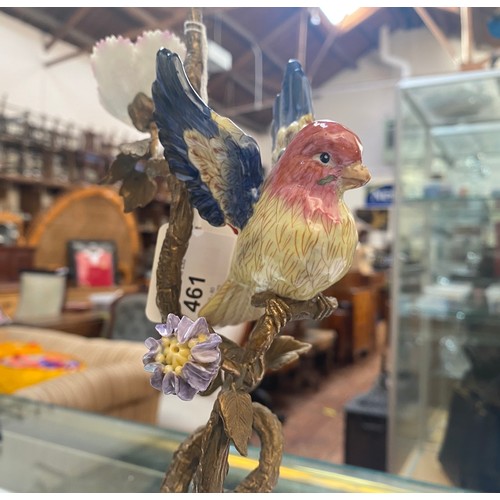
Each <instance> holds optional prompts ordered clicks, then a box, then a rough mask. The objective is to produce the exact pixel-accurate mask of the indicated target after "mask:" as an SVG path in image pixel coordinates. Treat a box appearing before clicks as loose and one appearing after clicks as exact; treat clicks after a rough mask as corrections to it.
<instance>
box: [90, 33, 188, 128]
mask: <svg viewBox="0 0 500 500" xmlns="http://www.w3.org/2000/svg"><path fill="white" fill-rule="evenodd" d="M162 47H165V48H167V49H169V50H171V51H172V52H176V53H177V54H179V57H180V58H181V59H182V60H183V59H184V57H185V55H186V47H185V45H184V44H183V43H182V42H181V40H180V39H179V38H178V37H177V36H176V35H174V34H172V33H170V32H169V31H160V30H156V31H147V32H144V33H143V34H142V35H141V36H140V37H138V38H137V41H136V42H135V43H133V42H132V41H131V40H129V39H128V38H123V37H122V36H118V37H115V36H109V37H107V38H105V39H104V40H100V41H99V42H97V43H96V44H95V46H94V49H93V51H92V55H91V56H90V61H91V65H92V69H93V71H94V76H95V78H96V80H97V85H98V91H99V99H100V101H101V104H102V106H103V107H104V108H105V109H106V110H107V111H108V112H109V113H111V114H112V115H113V116H114V117H115V118H118V119H119V120H121V121H122V122H125V123H126V124H127V125H132V121H131V119H130V117H129V115H128V111H127V106H128V105H129V104H130V103H131V102H132V100H133V99H134V97H135V96H136V95H137V93H139V92H143V93H144V94H146V95H147V96H149V97H151V85H152V83H153V81H154V80H155V78H156V53H157V51H158V50H159V49H160V48H162Z"/></svg>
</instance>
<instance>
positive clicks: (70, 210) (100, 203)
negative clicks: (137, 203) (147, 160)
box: [27, 186, 141, 284]
mask: <svg viewBox="0 0 500 500" xmlns="http://www.w3.org/2000/svg"><path fill="white" fill-rule="evenodd" d="M72 239H80V240H81V239H83V240H87V239H88V240H94V239H96V240H113V241H115V243H116V246H117V249H118V270H119V272H120V274H121V275H122V280H123V283H124V284H130V283H132V282H133V281H134V280H135V278H136V276H135V268H136V264H137V260H138V257H139V254H140V252H141V243H140V238H139V232H138V229H137V222H136V219H135V216H134V215H133V214H131V213H127V214H126V213H125V212H124V211H123V201H122V198H121V197H120V196H119V195H118V193H116V192H115V191H114V190H113V189H112V188H109V187H102V186H89V187H85V188H79V189H75V190H74V191H70V192H68V193H65V194H64V195H62V196H60V197H59V198H57V199H56V201H55V202H54V203H53V204H52V205H51V206H50V207H49V208H48V209H47V210H45V211H43V212H40V213H39V214H38V215H37V217H35V219H34V220H33V222H32V224H31V225H30V227H29V228H28V234H27V240H28V245H30V246H33V247H35V249H36V250H35V257H34V265H35V266H36V267H41V268H46V269H57V268H59V267H65V266H68V257H67V243H68V241H69V240H72Z"/></svg>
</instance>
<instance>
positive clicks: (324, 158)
mask: <svg viewBox="0 0 500 500" xmlns="http://www.w3.org/2000/svg"><path fill="white" fill-rule="evenodd" d="M319 161H320V162H321V163H324V164H325V165H326V164H327V163H328V162H329V161H330V155H329V154H328V153H321V154H320V155H319Z"/></svg>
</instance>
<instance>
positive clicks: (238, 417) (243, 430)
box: [219, 390, 253, 456]
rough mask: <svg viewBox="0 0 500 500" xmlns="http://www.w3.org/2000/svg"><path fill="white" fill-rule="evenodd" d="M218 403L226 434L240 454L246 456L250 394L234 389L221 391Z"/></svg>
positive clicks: (250, 431) (249, 425) (249, 432)
mask: <svg viewBox="0 0 500 500" xmlns="http://www.w3.org/2000/svg"><path fill="white" fill-rule="evenodd" d="M219 403H220V412H221V415H222V420H223V421H224V429H225V430H226V433H227V435H228V436H229V437H230V438H231V439H232V440H233V443H234V446H235V447H236V449H237V450H238V452H239V453H240V455H243V456H246V455H247V447H248V441H249V440H250V437H251V436H252V423H253V408H252V398H251V397H250V394H248V393H247V392H241V391H235V390H229V391H223V392H221V393H220V395H219Z"/></svg>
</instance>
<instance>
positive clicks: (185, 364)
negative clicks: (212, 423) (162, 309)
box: [142, 314, 222, 401]
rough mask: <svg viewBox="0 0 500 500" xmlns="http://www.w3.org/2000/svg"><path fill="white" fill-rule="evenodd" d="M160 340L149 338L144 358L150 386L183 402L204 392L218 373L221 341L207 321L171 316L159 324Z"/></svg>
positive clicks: (157, 326)
mask: <svg viewBox="0 0 500 500" xmlns="http://www.w3.org/2000/svg"><path fill="white" fill-rule="evenodd" d="M156 330H157V331H158V333H159V334H160V335H161V338H160V339H154V338H153V337H149V338H148V339H146V342H145V344H146V347H147V348H148V349H149V352H148V353H146V354H145V355H144V357H143V360H142V361H143V363H144V368H145V370H147V371H149V372H152V373H153V375H152V376H151V385H152V386H153V387H154V388H155V389H158V390H159V391H162V392H163V394H176V395H177V396H179V398H180V399H182V400H184V401H190V400H191V399H193V397H194V396H195V394H196V393H198V392H202V391H205V390H206V389H207V388H208V386H209V385H210V383H211V382H212V380H213V379H214V378H215V376H216V375H217V372H218V371H219V365H220V361H221V354H220V350H219V344H220V343H221V342H222V339H221V337H220V336H219V335H217V334H216V333H210V330H209V327H208V323H207V321H206V320H205V318H198V319H197V320H196V321H191V320H190V319H189V318H187V317H186V316H183V317H182V319H179V318H178V317H177V316H176V315H175V314H169V315H168V317H167V322H166V323H165V324H159V325H156Z"/></svg>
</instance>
